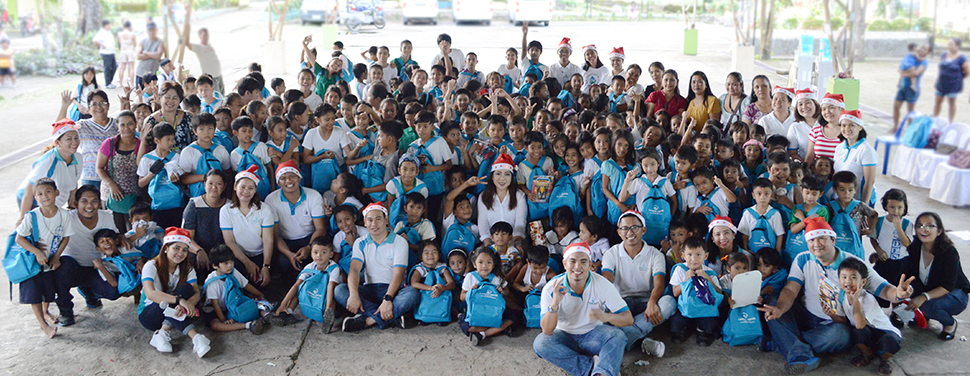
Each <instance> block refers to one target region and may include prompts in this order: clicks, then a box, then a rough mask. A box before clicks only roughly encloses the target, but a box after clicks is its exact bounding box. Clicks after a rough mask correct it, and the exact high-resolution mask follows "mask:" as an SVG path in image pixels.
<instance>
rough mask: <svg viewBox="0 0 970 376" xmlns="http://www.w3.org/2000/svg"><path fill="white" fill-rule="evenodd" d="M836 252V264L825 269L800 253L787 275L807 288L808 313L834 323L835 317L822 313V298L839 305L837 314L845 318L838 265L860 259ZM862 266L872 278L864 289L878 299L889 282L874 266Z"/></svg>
mask: <svg viewBox="0 0 970 376" xmlns="http://www.w3.org/2000/svg"><path fill="white" fill-rule="evenodd" d="M836 251H837V252H838V256H836V258H835V262H833V263H832V265H829V266H822V263H820V262H819V261H818V258H816V257H815V255H813V254H812V253H811V252H809V251H805V252H802V253H799V254H798V256H795V261H792V264H791V271H789V272H788V280H789V281H795V282H798V283H799V284H800V285H802V288H804V289H805V294H803V295H804V296H805V298H804V301H803V302H804V304H805V308H808V311H809V312H811V313H812V314H813V315H815V316H816V317H818V318H820V319H822V320H825V321H831V320H832V318H831V317H829V315H826V314H825V311H824V310H822V300H821V298H820V297H819V295H823V294H824V295H825V296H826V297H827V298H828V299H829V300H831V301H832V302H834V303H835V306H836V309H835V312H837V313H838V314H839V315H842V314H843V313H844V312H845V310H844V309H843V307H842V304H840V303H839V292H840V291H842V288H841V287H840V286H841V284H840V283H839V265H842V261H843V260H845V259H847V258H850V257H851V258H856V259H859V258H858V257H855V256H853V255H850V254H848V253H845V252H843V251H841V250H838V249H836ZM860 260H861V259H860ZM863 263H864V264H866V267H868V268H869V278H867V279H866V286H865V288H866V291H868V292H870V293H872V294H873V295H875V296H879V295H880V294H882V289H883V288H885V287H887V286H889V283H888V282H886V280H885V279H883V278H882V277H881V276H880V275H879V273H877V272H876V271H875V270H874V269H872V265H870V264H869V263H868V262H865V261H863ZM823 276H824V277H825V280H826V283H825V284H824V287H823V284H822V277H823ZM833 287H834V288H833Z"/></svg>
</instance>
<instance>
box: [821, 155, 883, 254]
mask: <svg viewBox="0 0 970 376" xmlns="http://www.w3.org/2000/svg"><path fill="white" fill-rule="evenodd" d="M832 183H833V186H834V187H835V193H836V195H838V199H837V200H834V201H832V202H830V203H829V212H830V213H832V217H831V220H829V223H830V224H831V225H832V229H833V230H835V233H836V234H838V236H836V237H835V247H836V248H838V249H841V250H843V251H845V252H847V253H849V254H851V255H853V256H856V257H858V258H860V259H865V256H866V254H865V250H864V249H863V248H862V235H869V234H872V227H873V226H872V224H873V223H874V222H875V221H876V219H877V218H878V215H877V214H876V211H875V210H872V208H870V207H869V206H868V205H866V204H863V203H862V202H860V201H859V200H857V199H856V198H855V197H856V194H855V191H856V187H857V186H856V176H855V174H853V173H852V171H839V172H836V173H835V175H833V176H832Z"/></svg>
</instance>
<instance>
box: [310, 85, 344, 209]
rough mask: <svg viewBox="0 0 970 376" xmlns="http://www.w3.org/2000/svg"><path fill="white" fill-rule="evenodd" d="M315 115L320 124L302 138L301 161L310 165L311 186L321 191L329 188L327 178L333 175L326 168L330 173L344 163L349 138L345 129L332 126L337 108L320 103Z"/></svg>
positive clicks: (335, 118) (333, 175) (331, 177)
mask: <svg viewBox="0 0 970 376" xmlns="http://www.w3.org/2000/svg"><path fill="white" fill-rule="evenodd" d="M315 115H316V117H317V120H318V121H319V124H320V125H319V126H318V127H317V128H316V132H307V134H306V137H305V138H304V139H303V162H304V163H306V164H309V165H311V171H312V172H313V173H312V175H313V178H312V181H313V183H312V188H313V189H315V190H317V191H319V192H323V191H326V190H327V189H329V188H330V183H331V181H330V180H328V179H327V178H330V179H333V178H334V177H335V174H332V175H331V174H328V171H327V170H330V171H329V172H330V173H332V172H333V171H334V170H339V166H342V165H343V164H344V147H346V146H349V145H350V138H348V137H347V131H345V130H343V129H341V128H334V122H336V120H337V110H336V109H335V108H333V107H331V106H330V105H329V104H322V105H320V107H318V108H317V110H316V113H315ZM326 160H329V161H326ZM328 165H329V166H328Z"/></svg>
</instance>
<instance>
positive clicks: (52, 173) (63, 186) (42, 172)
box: [17, 147, 83, 207]
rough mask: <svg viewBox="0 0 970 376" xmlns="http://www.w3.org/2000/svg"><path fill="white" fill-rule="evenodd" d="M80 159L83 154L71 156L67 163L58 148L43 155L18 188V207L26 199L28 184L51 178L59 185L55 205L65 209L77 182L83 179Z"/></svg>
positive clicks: (29, 198) (30, 198) (31, 198)
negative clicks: (69, 161) (25, 192)
mask: <svg viewBox="0 0 970 376" xmlns="http://www.w3.org/2000/svg"><path fill="white" fill-rule="evenodd" d="M80 158H81V154H79V153H74V154H73V155H72V156H71V163H67V162H65V161H64V160H63V159H61V154H60V153H58V152H57V148H56V147H55V148H53V149H51V150H49V151H47V152H46V153H44V154H43V155H41V156H40V158H38V159H37V161H36V162H34V164H33V165H32V166H31V167H30V172H29V173H27V177H26V178H24V181H23V182H21V183H20V186H19V187H18V188H17V204H18V206H19V204H20V202H21V200H23V198H24V191H25V189H26V188H27V185H28V184H31V185H33V184H36V183H37V180H40V178H51V179H54V183H55V184H57V191H58V195H57V198H56V199H55V200H54V204H55V205H57V207H64V206H65V205H66V204H67V201H68V198H69V197H70V195H71V191H73V190H75V189H77V187H78V185H77V182H78V180H80V179H81V170H82V169H83V166H82V163H81V160H80ZM27 199H28V200H31V201H33V200H34V198H33V197H27Z"/></svg>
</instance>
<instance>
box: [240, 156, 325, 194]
mask: <svg viewBox="0 0 970 376" xmlns="http://www.w3.org/2000/svg"><path fill="white" fill-rule="evenodd" d="M256 145H257V143H255V142H253V144H252V145H249V149H246V150H243V148H241V147H237V148H236V150H237V151H239V154H240V155H241V156H242V157H241V158H239V166H238V168H237V169H236V171H245V170H246V169H248V168H249V167H250V166H253V165H255V166H258V167H257V169H256V177H258V178H259V184H257V185H256V193H258V194H259V198H260V199H263V200H265V199H266V196H269V192H270V188H271V185H270V181H269V178H268V177H267V175H266V166H265V165H263V162H262V161H260V160H259V157H256V154H253V153H254V152H255V151H256ZM328 188H329V187H328Z"/></svg>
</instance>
